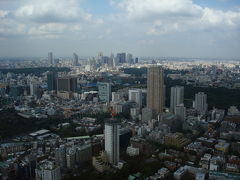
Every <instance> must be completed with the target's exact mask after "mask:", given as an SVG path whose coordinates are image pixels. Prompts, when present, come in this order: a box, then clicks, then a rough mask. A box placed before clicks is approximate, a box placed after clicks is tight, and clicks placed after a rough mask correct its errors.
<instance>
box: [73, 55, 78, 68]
mask: <svg viewBox="0 0 240 180" xmlns="http://www.w3.org/2000/svg"><path fill="white" fill-rule="evenodd" d="M73 65H74V66H77V65H78V55H77V54H76V53H73Z"/></svg>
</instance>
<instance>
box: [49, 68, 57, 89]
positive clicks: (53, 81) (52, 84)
mask: <svg viewBox="0 0 240 180" xmlns="http://www.w3.org/2000/svg"><path fill="white" fill-rule="evenodd" d="M47 85H48V90H49V91H53V90H57V72H49V73H48V74H47Z"/></svg>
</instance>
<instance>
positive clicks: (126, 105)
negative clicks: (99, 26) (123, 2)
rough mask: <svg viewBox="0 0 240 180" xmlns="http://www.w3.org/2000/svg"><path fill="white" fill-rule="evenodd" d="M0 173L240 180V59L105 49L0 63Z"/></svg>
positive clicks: (39, 178)
mask: <svg viewBox="0 0 240 180" xmlns="http://www.w3.org/2000/svg"><path fill="white" fill-rule="evenodd" d="M0 72H1V73H0V108H1V109H0V110H1V111H0V143H1V144H0V179H1V180H15V179H17V180H32V179H36V180H60V179H66V180H68V179H129V180H137V179H146V180H156V179H176V180H178V179H196V180H204V179H240V174H239V170H240V169H239V168H240V157H239V153H240V131H239V125H240V111H239V108H240V101H239V99H240V61H239V60H217V59H215V60H213V59H190V58H188V59H187V58H185V59H184V58H175V59H174V58H144V57H134V56H133V55H132V54H130V53H117V54H116V55H114V54H113V53H112V54H111V55H110V56H106V55H104V54H103V53H102V52H100V53H98V54H97V56H96V57H88V58H81V57H78V55H77V54H76V53H73V57H72V58H71V57H69V58H55V57H54V54H53V53H52V52H49V53H48V55H47V56H46V57H45V58H41V59H36V60H35V59H34V60H31V59H28V60H18V59H17V58H16V59H7V58H3V59H2V60H1V65H0Z"/></svg>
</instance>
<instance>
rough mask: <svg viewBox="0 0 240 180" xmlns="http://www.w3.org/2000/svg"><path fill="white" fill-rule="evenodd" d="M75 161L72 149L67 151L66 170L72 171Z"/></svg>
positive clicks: (74, 153)
mask: <svg viewBox="0 0 240 180" xmlns="http://www.w3.org/2000/svg"><path fill="white" fill-rule="evenodd" d="M75 159H76V151H75V150H74V149H73V148H71V149H68V151H67V153H66V164H67V168H68V169H74V167H75Z"/></svg>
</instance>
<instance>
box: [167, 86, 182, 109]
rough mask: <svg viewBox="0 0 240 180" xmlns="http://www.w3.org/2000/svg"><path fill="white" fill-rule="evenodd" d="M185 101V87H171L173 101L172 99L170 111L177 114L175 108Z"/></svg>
mask: <svg viewBox="0 0 240 180" xmlns="http://www.w3.org/2000/svg"><path fill="white" fill-rule="evenodd" d="M183 100H184V87H183V86H174V87H171V99H170V111H171V112H172V113H175V107H176V106H177V105H179V104H183Z"/></svg>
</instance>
